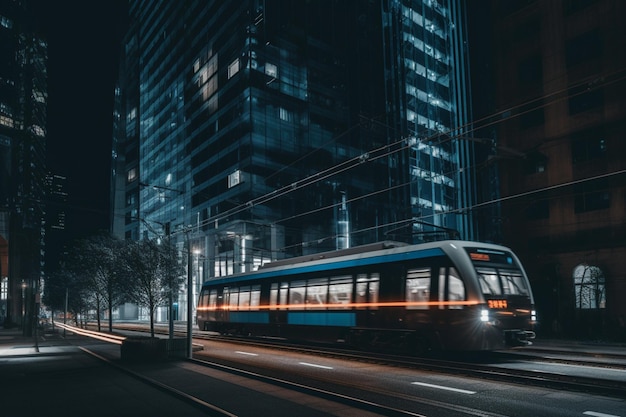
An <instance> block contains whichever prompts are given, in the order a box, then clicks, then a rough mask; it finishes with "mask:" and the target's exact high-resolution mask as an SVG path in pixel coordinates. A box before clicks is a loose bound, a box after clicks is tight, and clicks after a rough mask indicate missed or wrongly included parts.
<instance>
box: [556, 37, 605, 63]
mask: <svg viewBox="0 0 626 417" xmlns="http://www.w3.org/2000/svg"><path fill="white" fill-rule="evenodd" d="M601 56H602V38H601V36H600V32H599V31H598V30H592V31H590V32H587V33H584V34H582V35H580V36H577V37H576V38H573V39H570V40H568V41H567V42H566V43H565V61H566V62H567V66H568V67H571V66H574V65H577V64H580V63H583V62H589V61H592V60H595V59H598V58H600V57H601Z"/></svg>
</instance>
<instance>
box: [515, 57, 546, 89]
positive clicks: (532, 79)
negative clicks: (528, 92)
mask: <svg viewBox="0 0 626 417" xmlns="http://www.w3.org/2000/svg"><path fill="white" fill-rule="evenodd" d="M541 62H542V60H541V55H539V54H536V55H533V56H531V57H530V58H527V59H525V60H524V61H522V62H520V63H519V65H518V67H517V78H518V81H519V85H520V87H521V88H523V89H526V88H540V87H541V86H542V84H543V68H542V66H541Z"/></svg>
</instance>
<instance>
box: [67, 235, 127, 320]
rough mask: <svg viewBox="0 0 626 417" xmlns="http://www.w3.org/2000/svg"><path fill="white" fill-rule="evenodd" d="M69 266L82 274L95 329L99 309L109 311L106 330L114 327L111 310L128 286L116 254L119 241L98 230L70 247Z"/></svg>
mask: <svg viewBox="0 0 626 417" xmlns="http://www.w3.org/2000/svg"><path fill="white" fill-rule="evenodd" d="M72 252H73V255H72V256H71V258H70V259H71V261H70V262H69V265H68V266H69V268H70V269H71V270H72V271H73V273H74V274H76V275H77V276H79V277H81V280H80V281H82V283H83V284H84V287H85V289H86V290H87V293H86V297H87V298H88V300H83V301H88V302H89V303H90V304H91V305H92V307H93V308H94V309H95V310H96V317H97V321H98V330H101V316H102V311H104V310H105V309H106V311H107V313H108V325H109V326H108V327H109V331H112V330H113V310H114V309H115V308H116V307H118V306H119V305H121V304H122V303H123V302H124V301H125V299H126V295H127V292H128V289H129V288H130V283H129V282H128V281H126V280H124V276H123V274H122V273H121V269H120V264H119V256H120V253H121V252H122V241H120V240H118V239H116V238H114V237H113V236H111V235H109V234H99V235H94V236H91V237H88V238H86V239H83V240H80V241H78V242H77V243H76V244H75V245H74V247H73V251H72Z"/></svg>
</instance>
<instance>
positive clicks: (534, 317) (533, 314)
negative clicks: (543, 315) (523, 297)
mask: <svg viewBox="0 0 626 417" xmlns="http://www.w3.org/2000/svg"><path fill="white" fill-rule="evenodd" d="M530 321H531V322H533V323H535V322H536V321H537V311H535V310H531V311H530Z"/></svg>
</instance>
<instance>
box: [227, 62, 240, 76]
mask: <svg viewBox="0 0 626 417" xmlns="http://www.w3.org/2000/svg"><path fill="white" fill-rule="evenodd" d="M238 72H239V58H237V59H235V60H234V61H233V62H232V63H231V64H230V65H229V66H228V79H229V80H230V79H231V78H232V77H234V76H235V74H237V73H238Z"/></svg>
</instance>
